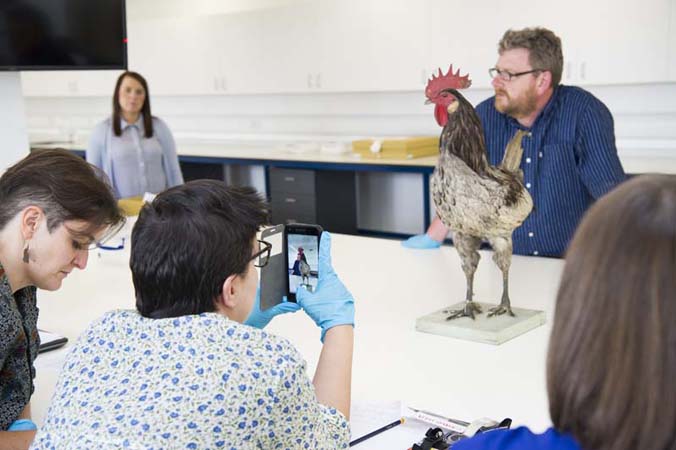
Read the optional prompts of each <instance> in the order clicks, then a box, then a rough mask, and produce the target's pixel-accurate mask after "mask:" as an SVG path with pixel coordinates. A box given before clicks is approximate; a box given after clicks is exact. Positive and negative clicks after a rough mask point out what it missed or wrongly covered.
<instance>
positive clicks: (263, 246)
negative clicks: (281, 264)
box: [251, 239, 272, 267]
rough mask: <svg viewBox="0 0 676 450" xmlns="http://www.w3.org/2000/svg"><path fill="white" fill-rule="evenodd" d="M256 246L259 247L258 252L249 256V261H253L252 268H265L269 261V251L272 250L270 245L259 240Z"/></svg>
mask: <svg viewBox="0 0 676 450" xmlns="http://www.w3.org/2000/svg"><path fill="white" fill-rule="evenodd" d="M258 245H259V246H260V250H258V251H257V252H256V253H254V254H253V255H251V259H252V260H255V262H254V266H256V267H265V266H266V265H267V264H268V261H270V250H272V244H271V243H269V242H267V241H261V240H260V239H259V240H258Z"/></svg>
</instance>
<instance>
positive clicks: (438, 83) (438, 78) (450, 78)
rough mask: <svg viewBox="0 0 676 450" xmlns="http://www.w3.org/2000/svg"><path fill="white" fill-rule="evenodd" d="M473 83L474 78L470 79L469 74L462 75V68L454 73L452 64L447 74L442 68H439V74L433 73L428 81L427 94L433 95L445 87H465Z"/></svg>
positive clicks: (428, 95)
mask: <svg viewBox="0 0 676 450" xmlns="http://www.w3.org/2000/svg"><path fill="white" fill-rule="evenodd" d="M471 85H472V80H470V79H469V74H467V75H465V76H464V77H461V76H460V69H458V71H457V72H455V73H453V64H451V65H450V67H449V68H448V72H447V73H446V75H444V74H443V72H442V71H441V68H440V69H439V75H434V74H432V78H430V79H429V80H428V81H427V87H426V88H425V95H426V96H427V97H431V96H434V95H435V94H437V93H439V92H440V91H441V90H443V89H465V88H468V87H470V86H471Z"/></svg>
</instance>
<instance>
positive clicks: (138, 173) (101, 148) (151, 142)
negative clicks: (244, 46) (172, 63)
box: [87, 72, 183, 198]
mask: <svg viewBox="0 0 676 450" xmlns="http://www.w3.org/2000/svg"><path fill="white" fill-rule="evenodd" d="M87 161H88V162H90V163H91V164H94V165H95V166H97V167H100V168H101V169H102V170H103V171H104V172H105V173H106V174H107V175H108V177H109V178H110V180H111V182H112V184H113V188H114V189H115V193H116V195H117V197H118V198H127V197H137V196H142V195H143V194H145V193H146V192H150V193H153V194H157V193H159V192H162V191H163V190H165V189H167V188H170V187H172V186H176V185H179V184H182V183H183V175H182V174H181V168H180V166H179V164H178V156H177V155H176V144H175V143H174V138H173V136H172V135H171V131H169V128H168V127H167V125H166V124H165V123H164V122H163V121H162V120H160V119H158V118H157V117H153V116H152V115H151V113H150V93H149V92H148V83H147V82H146V80H145V78H143V77H142V76H141V75H140V74H138V73H136V72H124V73H123V74H122V75H120V76H119V78H118V79H117V83H116V84H115V92H114V93H113V116H112V117H110V118H108V119H106V120H104V121H103V122H101V123H99V124H98V125H97V126H96V128H94V131H93V132H92V135H91V137H90V140H89V147H88V148H87Z"/></svg>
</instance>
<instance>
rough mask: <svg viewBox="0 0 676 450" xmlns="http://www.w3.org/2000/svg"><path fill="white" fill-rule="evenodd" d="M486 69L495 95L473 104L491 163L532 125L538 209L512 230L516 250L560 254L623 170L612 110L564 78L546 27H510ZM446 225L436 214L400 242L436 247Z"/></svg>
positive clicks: (526, 154)
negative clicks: (425, 226)
mask: <svg viewBox="0 0 676 450" xmlns="http://www.w3.org/2000/svg"><path fill="white" fill-rule="evenodd" d="M488 72H489V74H490V76H491V78H492V82H491V84H492V86H493V90H494V92H495V95H494V96H493V97H490V98H488V99H486V100H484V101H483V102H481V103H479V104H478V105H477V107H476V112H477V115H478V116H479V119H480V120H481V125H482V126H483V130H484V140H485V143H486V152H487V156H488V160H489V163H490V164H492V165H499V164H500V163H501V161H502V158H503V156H504V154H505V148H506V146H507V143H508V142H509V140H510V139H511V138H512V137H513V136H514V135H515V134H516V132H517V131H518V130H525V131H528V134H527V135H526V136H525V137H524V138H523V141H522V142H521V146H522V147H523V157H522V159H521V170H522V171H523V175H524V179H523V182H524V185H525V187H526V189H527V190H528V193H529V194H530V195H531V197H532V198H533V211H532V212H531V213H530V215H529V216H528V217H527V218H526V220H525V221H524V222H523V224H522V225H521V226H520V227H519V228H517V229H516V230H514V233H513V234H512V241H513V250H514V253H515V254H518V255H532V256H552V257H560V256H562V255H563V254H564V253H565V251H566V247H567V246H568V243H569V242H570V240H571V238H572V237H573V234H574V233H575V228H576V227H577V225H578V223H579V222H580V220H581V219H582V216H583V215H584V213H585V211H586V210H587V208H589V207H590V206H591V205H592V204H593V203H594V201H595V200H596V199H598V198H600V197H602V196H603V195H605V194H606V193H607V192H609V191H610V190H611V189H613V188H614V187H615V186H617V185H618V184H620V183H621V182H623V181H624V180H625V178H626V177H625V174H624V169H623V168H622V164H621V162H620V160H619V158H618V156H617V148H616V147H615V131H614V123H613V116H612V115H611V114H610V111H609V110H608V108H607V107H606V106H605V105H604V104H603V102H601V101H600V100H599V99H597V98H596V97H594V95H592V94H591V93H590V92H587V91H585V90H584V89H582V88H579V87H576V86H564V85H563V84H561V75H562V73H563V51H562V50H561V40H560V39H559V38H558V36H556V35H555V34H554V33H553V32H552V31H551V30H548V29H546V28H524V29H523V30H507V31H506V32H505V34H504V35H503V36H502V39H500V42H499V44H498V60H497V62H496V63H495V67H493V68H491V69H489V71H488ZM474 75H475V76H476V74H474ZM447 233H448V230H447V228H446V226H445V225H444V224H443V223H442V222H441V220H440V219H439V218H438V217H436V218H435V219H434V220H433V221H432V223H431V224H430V226H429V228H428V229H427V232H426V233H424V234H420V235H417V236H413V237H411V238H409V239H408V240H406V241H403V242H402V245H404V246H405V247H409V248H419V249H433V248H439V246H440V245H441V243H442V242H443V241H444V239H445V238H446V234H447Z"/></svg>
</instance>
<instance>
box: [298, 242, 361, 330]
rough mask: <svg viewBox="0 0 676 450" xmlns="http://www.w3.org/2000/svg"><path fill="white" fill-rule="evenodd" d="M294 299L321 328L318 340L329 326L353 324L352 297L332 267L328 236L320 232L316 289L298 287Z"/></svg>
mask: <svg viewBox="0 0 676 450" xmlns="http://www.w3.org/2000/svg"><path fill="white" fill-rule="evenodd" d="M296 301H297V302H298V304H299V305H300V306H302V307H303V309H304V310H305V312H306V313H307V315H308V316H310V318H312V320H314V321H315V323H316V324H317V325H318V326H319V327H320V328H321V329H322V335H321V340H322V342H324V335H325V334H326V331H327V330H328V329H329V328H332V327H335V326H338V325H353V326H354V298H353V297H352V294H350V292H349V291H348V290H347V288H346V287H345V285H344V284H343V283H342V282H341V281H340V280H339V279H338V275H336V272H334V270H333V267H332V266H331V235H330V234H329V233H328V232H326V231H325V232H323V233H322V237H321V240H320V242H319V281H318V282H317V289H316V290H315V292H308V290H307V289H305V287H304V286H300V287H299V288H298V291H297V292H296Z"/></svg>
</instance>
